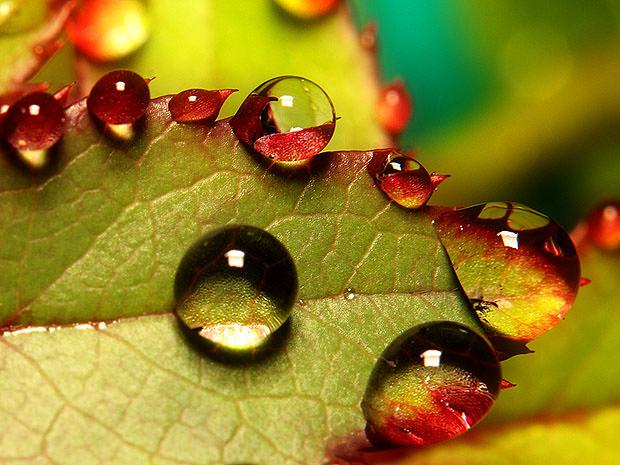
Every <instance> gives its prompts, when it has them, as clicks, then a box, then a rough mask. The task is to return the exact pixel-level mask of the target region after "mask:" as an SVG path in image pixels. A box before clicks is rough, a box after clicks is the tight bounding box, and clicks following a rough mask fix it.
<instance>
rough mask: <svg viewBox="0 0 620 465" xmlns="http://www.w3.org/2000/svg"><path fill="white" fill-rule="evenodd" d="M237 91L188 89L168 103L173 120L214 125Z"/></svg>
mask: <svg viewBox="0 0 620 465" xmlns="http://www.w3.org/2000/svg"><path fill="white" fill-rule="evenodd" d="M236 91H237V89H221V90H205V89H188V90H184V91H183V92H179V93H178V94H176V95H175V96H174V97H172V98H171V99H170V101H169V102H168V109H169V110H170V114H171V115H172V119H173V120H174V121H176V122H177V123H193V122H205V123H212V122H214V121H215V119H216V118H217V116H218V114H219V112H220V109H221V108H222V105H223V104H224V102H225V101H226V99H227V98H228V97H229V96H230V95H231V94H232V93H233V92H236Z"/></svg>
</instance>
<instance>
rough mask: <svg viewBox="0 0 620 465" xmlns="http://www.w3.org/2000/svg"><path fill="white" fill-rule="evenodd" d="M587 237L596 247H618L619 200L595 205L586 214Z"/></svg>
mask: <svg viewBox="0 0 620 465" xmlns="http://www.w3.org/2000/svg"><path fill="white" fill-rule="evenodd" d="M587 224H588V232H587V235H588V239H589V240H590V241H591V242H592V243H593V244H594V245H596V246H597V247H600V248H601V249H606V250H614V249H617V248H618V247H620V200H608V201H606V202H602V203H600V204H599V205H597V206H596V207H595V208H594V209H593V210H592V213H590V215H589V216H588V222H587Z"/></svg>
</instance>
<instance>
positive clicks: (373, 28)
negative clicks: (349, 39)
mask: <svg viewBox="0 0 620 465" xmlns="http://www.w3.org/2000/svg"><path fill="white" fill-rule="evenodd" d="M360 44H361V45H362V47H363V48H365V49H366V50H368V51H370V52H373V53H375V52H376V50H377V24H376V23H375V22H374V21H370V22H368V23H366V25H365V26H364V27H363V28H362V30H361V31H360Z"/></svg>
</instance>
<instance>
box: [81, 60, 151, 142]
mask: <svg viewBox="0 0 620 465" xmlns="http://www.w3.org/2000/svg"><path fill="white" fill-rule="evenodd" d="M149 102H150V92H149V87H148V85H147V83H146V81H145V80H144V78H142V77H141V76H140V75H138V74H136V73H134V72H133V71H127V70H118V71H112V72H110V73H108V74H106V75H105V76H103V77H102V78H101V79H99V80H98V81H97V82H96V83H95V85H94V86H93V88H92V90H91V91H90V94H89V96H88V98H87V100H86V104H87V106H88V110H89V111H90V113H91V115H93V116H94V117H95V118H96V119H97V120H99V121H100V122H101V123H103V124H104V125H106V126H107V127H108V128H110V129H112V130H114V129H115V126H116V127H118V128H117V129H119V131H121V132H120V133H119V134H120V135H121V136H122V134H124V133H126V127H127V126H129V127H130V128H131V127H132V125H134V124H135V123H136V122H137V121H139V120H140V119H141V118H143V117H144V115H145V114H146V109H147V107H148V105H149Z"/></svg>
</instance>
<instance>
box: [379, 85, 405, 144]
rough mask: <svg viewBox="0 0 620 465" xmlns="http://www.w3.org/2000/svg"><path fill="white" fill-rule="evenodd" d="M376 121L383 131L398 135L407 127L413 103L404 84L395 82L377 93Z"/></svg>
mask: <svg viewBox="0 0 620 465" xmlns="http://www.w3.org/2000/svg"><path fill="white" fill-rule="evenodd" d="M375 112H376V117H377V121H378V122H379V124H380V125H381V127H383V129H384V130H385V131H387V132H388V133H390V134H392V135H398V134H400V133H401V132H403V130H404V129H405V128H406V127H407V124H409V121H410V120H411V115H412V113H413V101H412V99H411V96H410V95H409V91H408V90H407V88H406V87H405V84H404V82H402V81H395V82H393V83H390V84H387V85H385V86H383V88H382V89H381V90H380V91H379V97H378V98H377V105H376V110H375Z"/></svg>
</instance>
